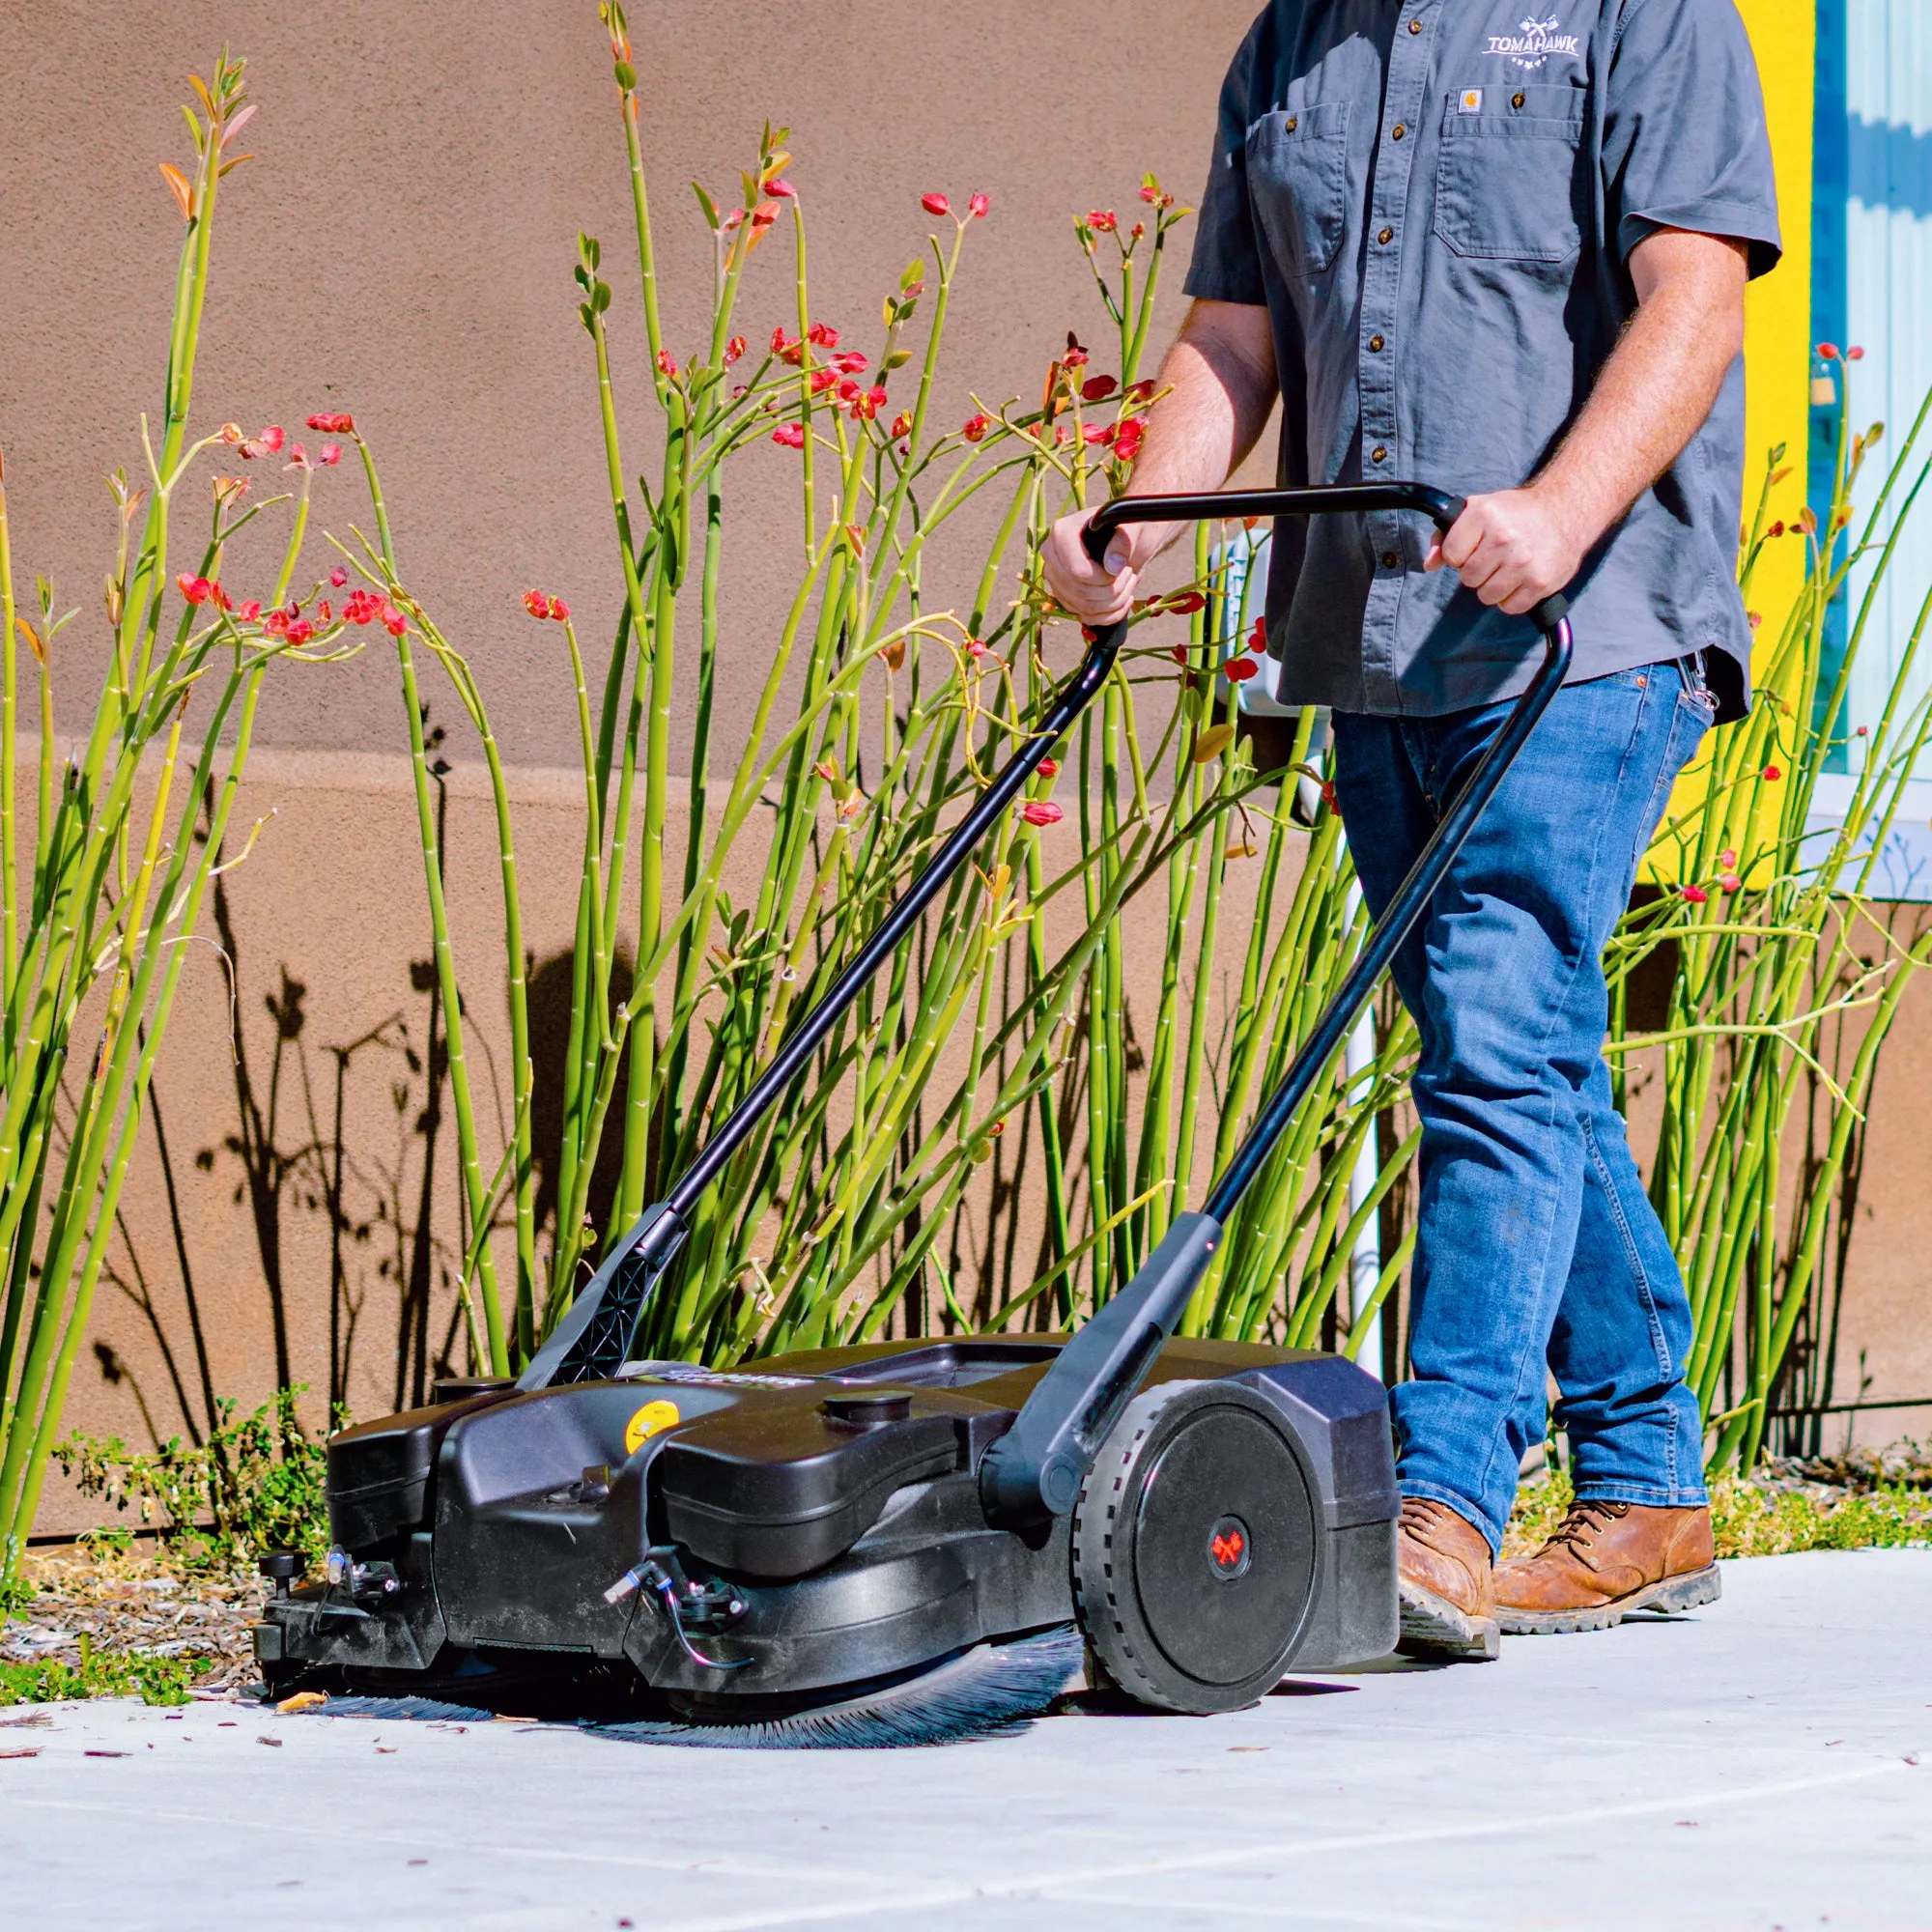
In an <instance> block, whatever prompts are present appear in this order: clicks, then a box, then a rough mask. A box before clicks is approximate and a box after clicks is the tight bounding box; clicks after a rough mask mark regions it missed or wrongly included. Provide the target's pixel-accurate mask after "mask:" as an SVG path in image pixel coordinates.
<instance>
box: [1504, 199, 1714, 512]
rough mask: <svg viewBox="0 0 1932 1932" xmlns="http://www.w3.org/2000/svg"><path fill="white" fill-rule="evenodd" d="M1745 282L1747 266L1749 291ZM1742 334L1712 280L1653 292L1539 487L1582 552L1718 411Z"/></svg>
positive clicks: (1666, 284)
mask: <svg viewBox="0 0 1932 1932" xmlns="http://www.w3.org/2000/svg"><path fill="white" fill-rule="evenodd" d="M1693 239H1695V240H1696V241H1707V240H1708V238H1705V237H1701V236H1700V237H1696V238H1693ZM1640 252H1641V251H1640ZM1743 281H1744V277H1743V272H1742V263H1740V266H1739V275H1738V288H1739V292H1740V294H1741V293H1742V288H1743ZM1724 294H1726V295H1727V294H1728V292H1724ZM1741 338H1742V313H1741V310H1739V309H1737V308H1734V307H1732V306H1731V304H1730V302H1729V301H1728V300H1726V299H1724V298H1723V295H1720V294H1719V292H1718V291H1715V290H1714V289H1713V287H1712V285H1711V282H1710V281H1709V280H1708V279H1705V278H1696V277H1680V278H1676V279H1668V280H1662V281H1660V282H1659V283H1658V285H1657V286H1656V287H1655V288H1653V289H1651V290H1650V291H1648V292H1647V294H1646V295H1645V298H1644V299H1642V300H1641V301H1640V302H1639V304H1638V307H1637V311H1636V314H1635V315H1634V316H1633V317H1632V318H1631V323H1630V327H1628V328H1627V329H1625V331H1624V334H1623V339H1622V340H1621V341H1620V342H1619V343H1618V344H1617V346H1616V349H1615V350H1614V352H1613V353H1612V354H1611V355H1610V359H1609V360H1608V361H1607V362H1606V363H1605V365H1604V368H1603V372H1602V374H1600V375H1599V376H1598V378H1597V384H1596V387H1595V388H1594V389H1592V390H1591V392H1590V398H1589V401H1588V402H1587V403H1585V404H1584V406H1583V411H1582V413H1581V414H1580V415H1579V416H1578V417H1577V421H1576V423H1575V424H1574V426H1573V427H1572V428H1571V431H1570V433H1569V435H1568V436H1566V437H1565V438H1564V439H1563V441H1562V442H1561V443H1560V444H1559V445H1558V447H1557V451H1556V454H1555V455H1554V456H1553V457H1551V458H1550V460H1549V462H1548V464H1547V465H1546V466H1545V467H1544V469H1542V471H1541V472H1540V473H1539V474H1538V475H1537V477H1536V480H1535V483H1534V484H1533V485H1532V487H1533V488H1534V489H1535V490H1537V491H1538V492H1539V493H1540V494H1543V495H1546V496H1548V497H1550V498H1551V500H1552V501H1553V502H1554V503H1555V504H1556V505H1557V506H1558V507H1559V510H1560V512H1561V514H1562V515H1563V516H1564V517H1565V518H1566V519H1567V520H1568V521H1569V522H1570V524H1571V526H1572V528H1573V529H1574V531H1575V532H1576V535H1577V544H1578V548H1579V549H1582V550H1588V549H1589V547H1590V546H1591V545H1592V544H1594V543H1595V542H1596V541H1597V539H1598V538H1599V537H1601V536H1602V535H1603V534H1604V532H1605V530H1606V529H1608V528H1609V527H1610V526H1611V525H1612V524H1614V523H1616V522H1617V521H1618V520H1619V519H1620V518H1622V517H1623V516H1624V515H1625V514H1626V513H1627V512H1628V511H1629V509H1630V507H1631V505H1632V504H1633V503H1634V502H1635V501H1636V499H1637V498H1638V497H1640V496H1642V495H1643V493H1644V492H1645V491H1646V490H1648V489H1649V488H1650V486H1651V485H1652V484H1653V483H1655V482H1656V481H1657V479H1658V478H1659V477H1660V476H1662V474H1663V472H1664V471H1665V470H1666V469H1669V468H1670V466H1671V465H1672V464H1673V463H1674V462H1676V460H1677V458H1678V456H1679V455H1680V454H1681V453H1682V451H1683V449H1684V447H1685V445H1686V444H1687V443H1688V442H1689V441H1690V439H1691V438H1692V437H1693V436H1694V435H1695V434H1696V433H1697V429H1698V426H1699V425H1700V424H1701V423H1702V422H1703V420H1704V418H1705V417H1706V416H1708V415H1709V414H1710V412H1711V406H1712V404H1713V403H1715V402H1716V401H1717V399H1718V391H1719V387H1721V385H1722V384H1723V380H1724V372H1725V371H1726V370H1727V369H1728V368H1729V367H1730V365H1731V362H1732V360H1733V358H1734V357H1735V356H1736V355H1737V353H1738V351H1739V349H1740V348H1742V347H1743V343H1742V339H1741Z"/></svg>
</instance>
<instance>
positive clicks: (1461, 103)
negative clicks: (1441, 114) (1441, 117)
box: [1456, 87, 1483, 114]
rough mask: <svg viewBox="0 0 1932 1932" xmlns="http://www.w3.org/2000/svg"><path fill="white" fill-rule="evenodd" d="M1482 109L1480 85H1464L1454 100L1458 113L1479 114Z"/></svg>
mask: <svg viewBox="0 0 1932 1932" xmlns="http://www.w3.org/2000/svg"><path fill="white" fill-rule="evenodd" d="M1482 111H1483V90H1482V89H1481V88H1480V87H1465V88H1464V89H1463V93H1462V96H1461V98H1460V99H1458V100H1457V102H1456V112H1457V113H1458V114H1480V113H1481V112H1482Z"/></svg>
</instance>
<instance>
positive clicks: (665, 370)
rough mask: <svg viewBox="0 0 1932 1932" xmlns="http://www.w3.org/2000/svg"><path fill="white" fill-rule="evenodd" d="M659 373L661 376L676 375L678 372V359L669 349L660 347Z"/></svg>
mask: <svg viewBox="0 0 1932 1932" xmlns="http://www.w3.org/2000/svg"><path fill="white" fill-rule="evenodd" d="M658 374H659V375H660V376H675V375H676V374H677V359H676V357H675V356H673V355H671V353H670V351H669V350H668V349H660V350H659V351H658Z"/></svg>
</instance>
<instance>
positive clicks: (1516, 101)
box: [1510, 94, 1522, 107]
mask: <svg viewBox="0 0 1932 1932" xmlns="http://www.w3.org/2000/svg"><path fill="white" fill-rule="evenodd" d="M1510 105H1511V106H1512V107H1520V106H1521V105H1522V96H1521V95H1520V94H1512V95H1511V96H1510Z"/></svg>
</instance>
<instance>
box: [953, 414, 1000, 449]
mask: <svg viewBox="0 0 1932 1932" xmlns="http://www.w3.org/2000/svg"><path fill="white" fill-rule="evenodd" d="M992 425H993V419H992V417H991V416H989V415H983V414H982V415H977V416H968V417H967V418H966V422H965V426H964V427H963V428H962V429H961V430H960V432H959V434H960V435H961V436H963V437H964V438H965V439H966V440H967V441H968V442H978V441H979V440H980V438H981V437H982V436H984V435H985V434H986V432H987V430H989V429H990V428H991V427H992Z"/></svg>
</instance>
